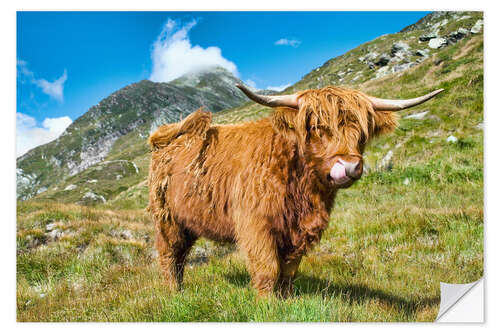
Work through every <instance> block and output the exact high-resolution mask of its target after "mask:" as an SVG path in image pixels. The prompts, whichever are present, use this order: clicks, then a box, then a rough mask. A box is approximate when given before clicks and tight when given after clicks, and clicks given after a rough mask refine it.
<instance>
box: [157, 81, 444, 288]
mask: <svg viewBox="0 0 500 333" xmlns="http://www.w3.org/2000/svg"><path fill="white" fill-rule="evenodd" d="M238 87H239V88H240V89H241V90H242V91H243V92H244V93H245V94H246V95H247V96H248V97H249V98H250V99H252V100H254V101H255V102H257V103H260V104H263V105H265V106H270V107H274V108H275V110H274V112H273V113H272V115H271V116H270V117H267V118H264V119H261V120H258V121H254V122H244V123H239V124H230V125H213V124H211V120H212V114H211V113H210V112H205V111H203V110H202V109H199V110H197V111H196V112H194V113H192V114H191V115H189V116H188V117H187V118H186V119H184V120H183V121H182V122H180V123H175V124H168V125H163V126H161V127H159V128H158V130H157V131H156V132H154V133H153V134H152V135H151V136H150V138H149V144H150V145H151V147H152V157H151V166H150V171H149V188H150V193H149V202H150V204H149V209H150V212H151V216H152V219H153V221H154V223H155V229H156V248H157V251H158V258H159V264H160V268H161V271H162V274H163V276H164V278H165V281H166V284H167V286H168V287H169V288H170V289H171V290H176V289H178V288H180V286H181V283H182V279H183V271H184V265H185V259H186V256H187V255H188V252H189V250H190V248H191V247H192V245H193V244H194V242H195V241H196V239H198V238H199V237H206V238H208V239H212V240H216V241H225V242H235V243H237V245H238V246H239V248H240V249H241V250H243V251H244V252H245V253H246V255H247V262H248V263H247V265H248V270H249V272H250V275H251V281H252V285H253V286H254V287H255V288H256V289H257V292H258V295H266V294H269V293H272V292H273V291H277V292H278V293H279V294H281V295H282V296H284V297H286V296H287V295H289V294H290V293H291V292H292V282H293V278H294V275H295V273H296V271H297V268H298V267H299V264H300V261H301V258H302V256H303V255H305V254H306V253H307V251H308V250H310V249H311V248H312V247H313V246H314V245H315V244H317V243H318V242H319V241H320V239H321V234H322V232H323V230H325V228H326V227H327V226H328V221H329V215H330V210H331V209H332V206H333V203H334V199H335V195H336V193H337V191H338V190H339V189H340V188H346V187H349V186H350V185H352V184H353V182H354V181H356V180H357V179H359V178H360V177H361V175H362V173H363V158H362V154H363V151H364V149H365V145H366V144H367V143H368V142H369V140H370V139H371V138H373V137H375V136H377V135H380V134H384V133H389V132H391V131H393V130H394V129H395V127H396V126H397V119H396V116H395V113H394V112H393V111H398V110H402V109H405V108H408V107H411V106H415V105H418V104H420V103H423V102H425V101H426V100H428V99H430V98H432V97H434V96H435V95H437V94H438V93H440V92H441V91H442V89H440V90H436V91H434V92H432V93H430V94H427V95H425V96H422V97H418V98H414V99H410V100H384V99H379V98H375V97H371V96H368V95H366V94H364V93H362V92H359V91H355V90H348V89H342V88H337V87H325V88H322V89H311V90H305V91H302V92H299V93H296V94H293V95H284V96H262V95H257V94H255V93H253V92H252V91H250V90H248V89H247V88H246V87H244V86H238Z"/></svg>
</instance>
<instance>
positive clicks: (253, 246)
mask: <svg viewBox="0 0 500 333" xmlns="http://www.w3.org/2000/svg"><path fill="white" fill-rule="evenodd" d="M237 239H238V245H239V247H240V248H241V249H242V250H243V251H244V252H245V253H246V255H247V259H248V263H247V266H248V270H249V272H250V276H251V278H252V286H253V287H254V288H255V289H257V294H258V296H259V297H263V296H268V295H271V294H272V293H273V292H274V288H275V286H276V283H277V282H278V278H279V259H278V255H277V250H276V243H275V241H274V238H273V237H272V235H271V232H270V230H269V226H268V224H266V223H265V220H260V219H248V218H245V219H244V220H243V221H241V220H240V221H238V224H237Z"/></svg>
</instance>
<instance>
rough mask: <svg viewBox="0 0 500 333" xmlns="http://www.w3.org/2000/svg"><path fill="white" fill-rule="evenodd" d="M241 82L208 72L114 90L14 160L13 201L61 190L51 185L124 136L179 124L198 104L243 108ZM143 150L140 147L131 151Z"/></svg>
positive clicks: (122, 165)
mask: <svg viewBox="0 0 500 333" xmlns="http://www.w3.org/2000/svg"><path fill="white" fill-rule="evenodd" d="M211 82H215V83H216V84H211ZM239 82H241V81H240V80H238V79H237V78H235V77H234V76H233V75H232V74H231V73H229V72H227V71H226V70H224V69H222V68H211V69H207V70H205V71H203V72H200V73H196V74H188V75H186V76H184V77H181V78H179V79H177V80H175V81H173V82H169V83H155V82H151V81H147V80H144V81H141V82H138V83H134V84H131V85H129V86H126V87H124V88H122V89H120V90H118V91H116V92H115V93H113V94H112V95H110V96H109V97H107V98H105V99H103V100H102V101H101V102H100V103H99V104H98V105H95V106H93V107H91V108H90V109H89V110H88V111H87V112H86V113H85V114H84V115H83V116H81V117H80V118H78V119H77V120H75V122H74V123H73V124H71V125H70V126H69V127H68V128H67V129H66V131H65V132H64V133H63V134H62V135H61V136H60V137H59V138H57V139H56V140H55V141H52V142H50V143H48V144H46V145H43V146H40V147H37V148H35V149H32V150H31V151H29V152H28V153H26V154H25V155H23V156H21V157H19V158H18V159H17V198H18V199H27V198H30V197H33V196H35V195H37V194H39V193H43V192H45V191H46V190H47V188H49V187H51V186H52V187H53V188H56V189H59V188H60V187H57V186H55V185H56V184H58V183H59V182H60V181H61V180H64V179H66V178H67V177H72V176H75V175H77V174H79V173H82V172H85V171H87V170H88V168H89V167H91V166H96V165H97V164H99V163H100V162H102V161H103V160H105V159H106V158H107V157H109V155H110V152H112V151H113V148H115V149H116V147H117V146H119V145H120V144H121V143H123V141H124V140H125V139H124V137H126V138H127V139H129V140H130V139H132V138H139V139H140V140H141V141H145V140H146V138H147V136H148V135H149V133H150V132H151V131H153V130H154V129H155V128H156V127H158V126H159V125H161V124H163V123H167V122H174V121H178V120H179V119H181V118H183V117H185V116H186V115H187V114H189V113H191V112H193V111H195V110H196V109H198V108H199V107H200V106H205V107H206V108H207V109H209V110H211V111H213V112H217V111H220V110H223V109H227V108H230V107H234V106H237V105H239V104H241V103H242V102H243V101H245V100H246V99H245V97H244V95H243V94H242V93H241V92H240V91H239V89H237V88H236V87H235V84H236V83H239ZM125 145H126V144H125ZM145 152H146V149H145V146H144V145H142V146H141V149H139V151H136V152H135V153H137V154H144V153H145ZM129 157H130V156H129ZM130 165H134V164H133V162H130V161H129V160H128V159H127V163H125V162H120V161H117V162H113V161H110V160H109V159H108V161H107V162H106V164H101V166H100V167H101V168H105V169H107V170H108V169H109V170H108V171H109V172H112V171H111V170H114V169H116V168H118V169H119V170H121V172H125V173H126V172H127V167H126V166H130ZM97 167H99V166H97ZM110 168H111V169H110ZM136 168H137V167H135V168H132V169H133V170H137V169H136ZM88 173H89V171H87V172H85V174H88ZM114 179H115V178H114ZM115 180H116V179H115ZM54 186H55V187H54ZM65 188H66V187H65ZM70 188H71V187H70ZM67 191H69V190H67ZM90 197H95V195H90ZM97 197H98V198H103V197H102V196H97Z"/></svg>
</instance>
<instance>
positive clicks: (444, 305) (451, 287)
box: [436, 278, 484, 322]
mask: <svg viewBox="0 0 500 333" xmlns="http://www.w3.org/2000/svg"><path fill="white" fill-rule="evenodd" d="M479 284H480V287H481V290H480V291H478V292H479V293H478V294H477V295H476V294H475V295H474V298H473V299H470V300H467V304H460V305H461V309H460V310H459V311H458V312H460V313H462V312H463V311H467V312H469V313H470V311H472V310H477V306H478V305H480V306H481V308H480V317H481V318H483V307H482V305H483V299H484V296H483V289H482V288H483V279H482V278H481V279H479V280H477V281H475V282H472V283H466V284H453V283H444V282H441V283H440V285H441V303H440V304H439V313H438V315H437V317H436V321H438V322H468V321H472V322H476V320H475V319H471V320H468V319H467V318H465V317H460V315H459V314H458V313H457V314H455V316H449V314H450V313H449V312H452V311H450V310H453V309H454V308H455V307H456V305H457V306H458V304H459V303H461V302H462V299H463V300H464V301H465V298H466V297H465V296H466V295H467V294H468V293H469V292H470V291H471V290H472V289H473V288H474V287H475V286H476V285H479ZM476 289H477V288H476ZM469 302H472V303H473V304H469ZM477 302H479V304H477ZM464 306H465V308H464ZM467 312H466V313H467ZM476 312H477V311H476ZM445 314H446V316H445V317H450V318H447V319H445V318H444V317H443V316H444V315H445ZM456 315H458V316H456ZM476 317H477V316H476ZM478 321H480V322H482V321H483V319H480V320H478Z"/></svg>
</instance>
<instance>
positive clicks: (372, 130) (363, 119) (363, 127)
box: [273, 86, 397, 146]
mask: <svg viewBox="0 0 500 333" xmlns="http://www.w3.org/2000/svg"><path fill="white" fill-rule="evenodd" d="M298 98H299V99H300V101H301V103H300V108H299V110H295V109H290V108H277V109H276V111H275V112H274V114H273V125H274V126H275V128H277V129H278V130H280V131H281V132H285V133H287V132H288V134H291V133H292V132H293V133H294V135H296V137H297V138H298V141H299V142H300V144H301V146H302V145H303V144H304V143H305V141H306V140H307V137H308V135H309V134H310V133H312V132H316V133H318V131H319V130H325V131H327V132H328V133H329V135H330V136H332V138H333V140H336V141H338V142H340V141H341V140H343V139H345V136H346V129H345V126H346V125H347V124H348V126H350V128H349V129H348V131H355V132H357V133H359V134H361V135H362V137H363V141H364V142H365V143H366V142H367V141H368V140H369V138H370V137H372V136H374V135H378V134H383V133H387V132H390V131H392V130H394V128H396V126H397V117H396V115H395V113H394V112H389V111H387V112H386V111H374V110H373V107H372V104H371V103H370V101H369V99H368V97H367V96H366V95H365V94H363V93H362V92H360V91H357V90H350V89H344V88H339V87H331V86H329V87H325V88H321V89H309V90H305V91H303V92H301V93H299V95H298ZM381 118H383V119H381ZM380 125H383V126H382V127H379V128H377V126H380Z"/></svg>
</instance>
